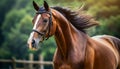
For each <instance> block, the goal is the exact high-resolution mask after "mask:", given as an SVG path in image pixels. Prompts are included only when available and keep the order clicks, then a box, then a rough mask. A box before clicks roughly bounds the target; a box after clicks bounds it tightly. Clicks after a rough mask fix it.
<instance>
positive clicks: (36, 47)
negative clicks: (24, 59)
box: [29, 44, 39, 51]
mask: <svg viewBox="0 0 120 69" xmlns="http://www.w3.org/2000/svg"><path fill="white" fill-rule="evenodd" d="M38 49H39V46H38V44H37V45H29V50H32V51H37V50H38Z"/></svg>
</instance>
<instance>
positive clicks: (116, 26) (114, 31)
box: [96, 15, 120, 38]
mask: <svg viewBox="0 0 120 69" xmlns="http://www.w3.org/2000/svg"><path fill="white" fill-rule="evenodd" d="M100 22H101V25H100V27H98V28H97V32H96V33H99V34H109V35H113V36H116V37H119V38H120V35H119V34H120V32H119V30H120V15H117V16H111V17H110V18H108V19H100Z"/></svg>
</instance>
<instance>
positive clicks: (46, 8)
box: [44, 1, 50, 11]
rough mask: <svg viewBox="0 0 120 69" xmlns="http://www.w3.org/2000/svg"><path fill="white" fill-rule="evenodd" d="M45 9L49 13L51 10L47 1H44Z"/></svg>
mask: <svg viewBox="0 0 120 69" xmlns="http://www.w3.org/2000/svg"><path fill="white" fill-rule="evenodd" d="M44 8H45V10H46V11H49V9H50V8H49V5H48V3H47V2H46V1H44Z"/></svg>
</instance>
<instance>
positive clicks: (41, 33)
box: [32, 11, 52, 40]
mask: <svg viewBox="0 0 120 69" xmlns="http://www.w3.org/2000/svg"><path fill="white" fill-rule="evenodd" d="M42 13H48V14H49V15H50V18H49V24H48V28H47V30H46V32H40V31H37V30H35V29H33V30H32V31H33V32H36V33H38V34H39V35H41V36H43V39H44V37H45V35H46V33H47V32H48V37H47V38H46V40H47V39H49V37H50V27H51V25H52V13H51V11H49V12H45V11H43V12H42V11H41V12H40V11H38V12H37V14H42Z"/></svg>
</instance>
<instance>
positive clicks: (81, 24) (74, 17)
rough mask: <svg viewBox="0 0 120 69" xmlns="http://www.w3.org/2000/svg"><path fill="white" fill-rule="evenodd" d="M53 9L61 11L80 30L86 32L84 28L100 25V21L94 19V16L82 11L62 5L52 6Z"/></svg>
mask: <svg viewBox="0 0 120 69" xmlns="http://www.w3.org/2000/svg"><path fill="white" fill-rule="evenodd" d="M52 8H53V9H55V10H57V11H59V12H60V13H61V14H62V15H63V16H65V17H66V18H67V19H68V20H69V21H70V22H71V24H72V25H73V26H75V27H76V28H77V29H78V30H80V31H82V32H85V30H84V29H86V28H89V27H92V26H95V25H98V22H97V21H95V20H94V18H93V17H91V16H89V15H87V14H84V13H80V12H75V11H71V10H70V9H68V8H62V7H52Z"/></svg>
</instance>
